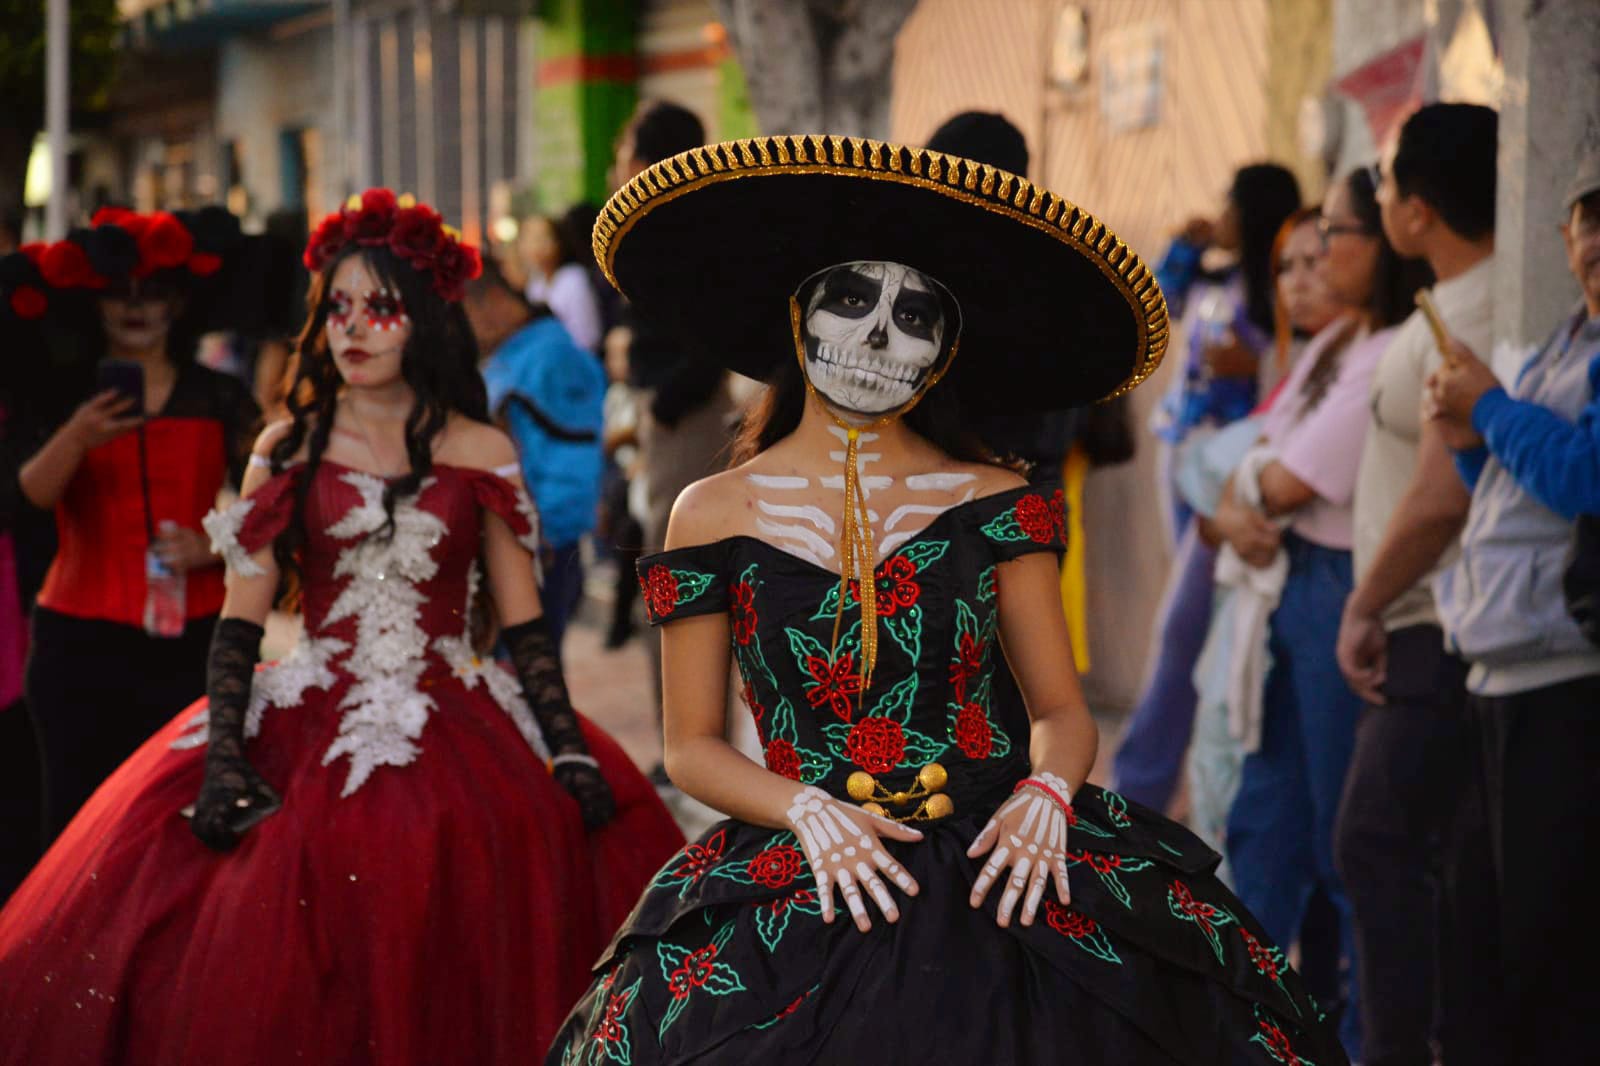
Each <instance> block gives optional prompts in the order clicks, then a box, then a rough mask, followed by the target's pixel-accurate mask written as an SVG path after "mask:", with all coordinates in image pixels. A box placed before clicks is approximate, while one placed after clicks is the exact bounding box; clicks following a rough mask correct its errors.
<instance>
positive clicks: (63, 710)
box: [27, 607, 217, 847]
mask: <svg viewBox="0 0 1600 1066" xmlns="http://www.w3.org/2000/svg"><path fill="white" fill-rule="evenodd" d="M216 621H217V620H216V618H215V617H208V618H199V619H195V620H193V621H191V622H189V624H188V625H186V626H185V627H184V630H183V635H182V636H181V637H175V638H172V639H166V638H162V637H151V636H147V635H146V634H145V632H144V630H143V629H140V628H138V627H136V626H126V625H120V624H118V623H115V622H102V621H99V620H96V619H86V618H73V617H70V616H68V615H64V614H58V613H56V612H55V611H50V610H46V609H45V608H43V607H35V608H34V611H33V641H32V645H31V647H30V649H29V652H28V676H27V699H28V710H29V712H30V713H31V714H32V715H33V726H34V731H35V732H36V733H37V734H38V738H39V754H40V761H41V763H42V766H43V771H44V841H43V843H44V845H45V846H46V847H49V845H50V843H51V842H52V841H53V840H55V838H56V837H57V836H58V835H60V833H61V830H62V829H64V828H66V825H67V823H68V822H69V821H71V820H72V816H73V815H74V814H76V813H77V811H78V808H79V807H81V806H83V803H84V801H85V800H87V799H88V798H89V797H90V796H91V795H93V794H94V790H95V789H96V788H98V787H100V783H101V782H102V781H104V780H105V779H106V778H107V777H109V776H110V774H111V771H113V770H115V769H116V768H117V767H118V766H119V765H121V763H122V761H123V760H124V759H126V758H127V757H128V756H129V755H132V754H133V752H134V750H135V749H137V748H138V747H139V745H140V744H143V743H144V742H145V741H146V740H148V739H149V737H150V734H152V733H154V732H155V731H156V730H157V729H160V728H161V727H162V726H163V725H165V724H166V723H167V722H168V721H170V720H171V719H172V717H173V716H174V715H176V714H177V713H178V712H179V711H181V710H183V709H184V708H185V707H186V706H188V705H189V704H190V703H193V702H194V701H195V700H197V699H199V698H200V696H202V695H204V693H205V687H206V652H207V650H208V648H209V646H210V643H211V631H212V629H213V628H215V626H216Z"/></svg>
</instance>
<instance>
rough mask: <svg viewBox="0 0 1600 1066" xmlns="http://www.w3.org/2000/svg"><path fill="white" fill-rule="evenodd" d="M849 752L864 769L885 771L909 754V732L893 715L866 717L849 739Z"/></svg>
mask: <svg viewBox="0 0 1600 1066" xmlns="http://www.w3.org/2000/svg"><path fill="white" fill-rule="evenodd" d="M844 750H845V754H846V755H848V756H849V757H850V761H851V762H853V763H855V764H856V765H857V766H859V767H861V768H862V769H863V770H866V771H868V772H869V773H874V774H884V773H888V772H889V771H890V770H893V769H894V768H895V767H896V766H899V765H900V760H901V759H902V758H904V756H905V753H906V735H905V732H904V730H902V729H901V728H900V723H899V722H896V721H895V720H894V719H892V718H863V719H861V721H859V722H857V723H856V724H855V727H854V728H853V729H851V730H850V735H849V736H848V737H846V738H845V742H844Z"/></svg>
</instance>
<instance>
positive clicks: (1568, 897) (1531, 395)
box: [1425, 148, 1600, 1063]
mask: <svg viewBox="0 0 1600 1066" xmlns="http://www.w3.org/2000/svg"><path fill="white" fill-rule="evenodd" d="M1564 202H1565V204H1566V208H1567V217H1566V220H1565V222H1564V224H1563V226H1562V236H1563V238H1564V240H1565V243H1566V249H1567V262H1568V265H1569V266H1570V267H1571V269H1572V272H1573V274H1574V276H1576V277H1577V279H1578V284H1579V285H1580V286H1581V288H1582V289H1583V302H1582V305H1581V306H1580V307H1578V308H1577V309H1575V310H1574V312H1573V313H1572V314H1571V315H1570V316H1569V317H1567V318H1566V319H1565V320H1564V321H1563V322H1562V323H1561V324H1560V325H1559V326H1558V327H1557V328H1556V330H1555V331H1554V332H1553V333H1552V334H1551V336H1550V338H1549V339H1548V340H1546V341H1545V343H1544V345H1543V346H1542V347H1540V349H1539V350H1538V351H1537V352H1536V353H1535V354H1534V355H1533V357H1532V358H1531V359H1529V360H1528V362H1527V363H1526V364H1525V365H1524V367H1523V369H1522V372H1521V374H1520V375H1519V376H1518V378H1517V382H1516V384H1515V385H1514V386H1513V387H1512V388H1511V389H1510V390H1507V389H1504V388H1501V387H1500V384H1499V382H1498V381H1496V380H1495V376H1494V374H1493V372H1492V371H1490V370H1489V368H1488V367H1486V366H1485V365H1484V364H1483V363H1482V361H1481V360H1479V359H1478V358H1477V357H1476V356H1475V355H1474V353H1472V352H1471V351H1469V350H1467V348H1466V347H1465V346H1463V345H1461V344H1459V343H1452V344H1451V345H1450V350H1449V351H1447V352H1446V353H1445V356H1446V358H1445V363H1444V364H1443V365H1442V366H1441V367H1440V368H1439V369H1438V370H1437V371H1435V373H1434V374H1433V376H1432V378H1431V379H1430V380H1429V393H1428V400H1427V402H1426V404H1425V406H1426V407H1427V408H1428V411H1427V413H1428V415H1429V416H1430V417H1431V418H1433V419H1434V420H1436V421H1437V422H1438V423H1439V424H1440V426H1441V427H1442V429H1443V435H1444V439H1445V441H1446V443H1448V444H1449V445H1450V446H1451V448H1453V449H1454V450H1455V452H1456V463H1457V466H1458V468H1459V469H1460V471H1461V474H1462V477H1463V479H1464V480H1465V481H1466V482H1467V485H1468V486H1469V487H1470V488H1471V489H1472V506H1471V509H1470V511H1469V512H1468V517H1467V526H1466V530H1465V531H1464V532H1463V534H1462V537H1461V556H1460V559H1459V561H1458V562H1457V563H1456V564H1455V566H1453V567H1452V568H1450V569H1448V570H1446V571H1444V572H1442V573H1441V574H1440V575H1439V577H1438V579H1437V582H1436V587H1435V592H1436V596H1437V600H1438V604H1439V614H1440V619H1441V621H1442V623H1443V625H1444V630H1445V639H1446V641H1447V643H1448V644H1449V645H1450V647H1451V649H1452V650H1453V651H1455V652H1456V653H1457V654H1459V655H1460V656H1461V657H1462V658H1463V659H1465V660H1466V661H1467V662H1468V663H1470V664H1471V671H1470V673H1469V674H1468V675H1467V689H1468V700H1467V706H1468V712H1469V714H1470V716H1471V719H1472V725H1473V726H1474V728H1475V730H1476V733H1477V739H1478V754H1479V765H1478V773H1477V780H1476V782H1475V783H1474V784H1475V791H1476V793H1477V795H1476V796H1475V797H1473V799H1474V800H1476V799H1479V798H1481V800H1482V802H1483V803H1484V811H1483V814H1484V815H1485V816H1486V817H1485V818H1484V819H1483V820H1482V824H1481V825H1480V826H1479V827H1478V828H1479V829H1480V830H1481V832H1480V833H1479V834H1478V840H1479V841H1480V847H1485V848H1487V850H1488V853H1489V859H1490V862H1491V863H1492V865H1493V869H1494V882H1495V883H1494V885H1493V886H1492V887H1493V889H1494V890H1495V894H1496V895H1497V896H1498V904H1499V905H1498V907H1496V908H1493V909H1492V911H1491V912H1490V913H1486V914H1483V915H1481V916H1480V919H1481V924H1482V932H1483V935H1485V936H1497V937H1498V940H1499V950H1500V958H1501V961H1500V973H1499V974H1498V975H1497V976H1498V977H1499V980H1500V982H1501V983H1502V988H1501V994H1500V1007H1499V1009H1498V1010H1497V1012H1496V1013H1497V1014H1498V1016H1499V1019H1498V1020H1499V1024H1500V1027H1501V1029H1502V1030H1503V1034H1502V1035H1503V1037H1504V1039H1505V1040H1506V1041H1507V1046H1508V1047H1509V1048H1515V1049H1516V1052H1515V1060H1516V1061H1518V1062H1530V1063H1532V1062H1541V1063H1542V1062H1579V1061H1587V1060H1588V1058H1589V1056H1590V1055H1592V1054H1593V1053H1594V1048H1593V1037H1594V1019H1593V1006H1592V1004H1591V1000H1592V994H1591V993H1592V989H1593V986H1594V982H1593V977H1592V973H1591V970H1590V968H1591V967H1592V966H1593V959H1594V955H1595V952H1596V950H1600V943H1597V940H1600V937H1597V930H1600V922H1597V921H1596V919H1595V914H1594V902H1593V894H1592V890H1591V889H1590V883H1589V877H1588V873H1587V871H1588V865H1587V864H1588V862H1589V860H1590V858H1591V856H1590V855H1589V851H1590V849H1591V848H1592V846H1593V843H1594V841H1596V840H1600V805H1597V804H1596V803H1595V796H1594V792H1595V786H1596V784H1600V773H1597V768H1600V647H1596V646H1595V645H1594V644H1592V643H1590V641H1589V639H1588V638H1587V637H1586V636H1585V635H1584V633H1583V631H1582V630H1581V629H1580V628H1579V626H1578V624H1577V623H1576V622H1575V621H1574V620H1573V619H1572V617H1571V616H1570V615H1569V613H1568V609H1567V604H1566V602H1565V597H1564V595H1563V591H1562V574H1563V571H1565V569H1566V567H1567V563H1568V556H1569V552H1570V551H1571V550H1572V544H1573V535H1574V529H1575V522H1576V519H1577V516H1579V515H1583V514H1600V148H1597V149H1595V150H1592V151H1591V152H1590V153H1589V155H1588V156H1587V157H1586V158H1585V160H1584V161H1583V163H1582V164H1581V165H1580V166H1579V170H1578V176H1577V178H1576V179H1575V180H1574V182H1573V184H1572V186H1571V187H1570V188H1569V190H1568V193H1567V197H1566V199H1565V201H1564Z"/></svg>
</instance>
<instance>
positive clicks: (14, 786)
mask: <svg viewBox="0 0 1600 1066" xmlns="http://www.w3.org/2000/svg"><path fill="white" fill-rule="evenodd" d="M41 850H42V849H41V848H40V846H39V746H38V744H37V743H35V742H34V738H33V720H32V719H30V718H29V717H28V708H27V707H26V706H24V705H23V702H22V701H21V700H18V701H17V702H15V703H13V704H12V705H11V706H9V707H4V708H0V905H4V903H5V901H6V898H7V897H8V896H10V895H11V893H12V892H14V891H15V890H16V887H17V886H18V885H20V884H21V883H22V879H23V878H24V877H26V876H28V871H29V870H31V869H33V864H34V863H36V862H38V861H39V853H40V851H41Z"/></svg>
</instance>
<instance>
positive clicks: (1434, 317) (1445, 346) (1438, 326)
mask: <svg viewBox="0 0 1600 1066" xmlns="http://www.w3.org/2000/svg"><path fill="white" fill-rule="evenodd" d="M1417 306H1418V307H1419V308H1421V309H1422V317H1423V318H1425V319H1427V320H1428V328H1429V329H1431V330H1433V343H1434V344H1437V345H1438V346H1439V354H1440V355H1442V356H1444V359H1445V362H1447V363H1448V362H1449V361H1450V331H1449V330H1447V329H1445V328H1444V319H1442V318H1440V317H1439V309H1438V308H1437V307H1435V306H1434V303H1433V293H1431V292H1429V291H1428V290H1427V289H1418V290H1417Z"/></svg>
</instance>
